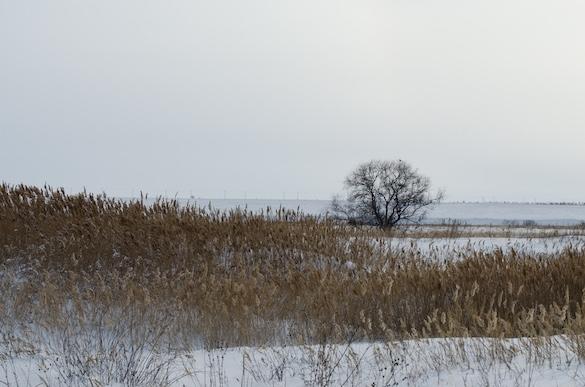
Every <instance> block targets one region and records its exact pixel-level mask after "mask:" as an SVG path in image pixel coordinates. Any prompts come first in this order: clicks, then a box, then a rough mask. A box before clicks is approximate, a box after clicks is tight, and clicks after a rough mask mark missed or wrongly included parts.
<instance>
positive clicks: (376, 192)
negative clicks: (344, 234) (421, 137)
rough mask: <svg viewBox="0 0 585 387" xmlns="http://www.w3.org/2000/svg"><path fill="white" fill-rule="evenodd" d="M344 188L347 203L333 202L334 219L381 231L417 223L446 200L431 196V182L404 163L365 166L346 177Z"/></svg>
mask: <svg viewBox="0 0 585 387" xmlns="http://www.w3.org/2000/svg"><path fill="white" fill-rule="evenodd" d="M345 188H346V190H347V197H346V199H345V201H342V200H341V199H340V198H339V196H336V197H334V198H333V201H332V204H331V212H332V213H333V215H334V216H335V217H337V218H340V219H345V220H347V221H349V222H350V223H352V224H365V225H375V226H378V227H381V228H392V227H394V226H396V225H398V224H407V223H418V222H420V221H421V220H422V218H423V217H424V216H425V215H426V211H427V210H428V209H429V207H431V206H432V205H434V204H437V203H438V202H439V201H440V200H441V199H442V197H443V194H442V192H437V193H436V194H432V193H431V181H430V179H429V178H428V177H426V176H423V175H421V174H420V173H419V172H418V170H416V169H414V168H413V167H412V166H411V165H410V164H408V163H407V162H405V161H402V160H395V161H378V160H374V161H369V162H367V163H363V164H361V165H360V166H358V167H357V168H356V169H355V170H354V171H353V172H352V173H351V174H350V175H349V176H347V178H346V179H345Z"/></svg>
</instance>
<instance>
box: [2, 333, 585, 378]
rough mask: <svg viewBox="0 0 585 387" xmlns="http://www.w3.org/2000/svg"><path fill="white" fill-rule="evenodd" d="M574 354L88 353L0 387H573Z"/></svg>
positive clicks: (507, 346) (437, 349)
mask: <svg viewBox="0 0 585 387" xmlns="http://www.w3.org/2000/svg"><path fill="white" fill-rule="evenodd" d="M579 344H580V345H582V343H580V342H579V343H577V342H575V341H574V340H573V339H571V338H569V337H566V336H553V337H548V338H545V339H509V340H500V339H483V338H467V339H458V338H453V339H426V340H410V341H402V342H395V343H354V344H351V345H350V344H346V345H323V346H303V347H298V346H297V347H270V348H229V349H228V348H225V349H216V350H209V351H205V350H198V351H192V352H189V353H183V354H181V355H178V356H175V357H172V358H170V357H167V356H164V355H160V354H155V353H151V352H148V351H141V352H138V353H134V354H133V356H123V355H121V354H120V353H116V354H114V353H107V354H104V353H95V354H94V356H93V358H91V359H86V360H87V362H86V363H84V365H83V366H81V364H77V363H75V362H74V361H72V358H68V357H70V355H71V354H67V353H59V351H56V352H53V353H48V352H43V351H39V352H37V353H34V354H32V353H31V354H28V355H20V356H4V357H0V385H9V386H12V385H14V386H70V385H91V386H121V385H143V386H150V385H157V384H162V385H168V386H177V387H178V386H194V387H195V386H234V387H235V386H266V387H268V386H289V387H294V386H421V387H422V386H510V387H513V386H542V387H544V386H547V387H548V386H583V385H585V365H584V364H582V358H581V356H582V355H583V353H580V352H579V347H578V345H579ZM68 349H73V350H75V348H73V347H72V348H67V347H64V348H62V350H63V351H65V350H68ZM1 353H2V352H0V354H1ZM88 364H89V366H88ZM155 371H156V372H155ZM125 372H126V374H125ZM121 378H122V379H121ZM124 378H125V379H124ZM114 380H124V382H114Z"/></svg>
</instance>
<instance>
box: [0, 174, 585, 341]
mask: <svg viewBox="0 0 585 387" xmlns="http://www.w3.org/2000/svg"><path fill="white" fill-rule="evenodd" d="M453 258H457V259H452V260H450V259H447V260H441V261H437V260H432V259H426V258H425V257H422V256H421V255H420V253H418V252H416V251H411V250H408V249H406V250H403V251H395V250H392V249H389V248H388V238H387V236H386V235H384V234H383V233H380V232H378V231H376V230H369V229H359V228H351V227H347V226H344V225H341V224H337V223H335V222H333V221H331V220H329V219H326V218H316V217H312V216H306V215H303V214H301V213H298V212H294V211H285V210H282V209H277V210H269V209H267V210H266V211H265V212H264V213H262V214H252V213H250V212H247V211H245V210H241V211H236V210H234V211H230V212H217V211H211V210H206V209H200V208H196V207H193V206H180V205H179V204H178V203H177V202H176V201H173V200H162V199H160V200H157V201H156V202H155V203H154V204H152V205H146V204H145V202H144V201H141V200H138V201H122V200H118V199H112V198H107V197H104V196H100V195H97V196H96V195H92V194H88V193H82V194H79V195H67V194H65V192H64V191H63V190H60V189H52V188H50V187H44V188H36V187H29V186H10V185H6V184H4V185H1V186H0V268H1V269H0V297H1V299H2V302H1V303H0V323H1V324H4V326H5V327H7V326H12V327H13V329H14V330H18V331H19V332H20V333H21V334H25V333H26V332H28V333H30V334H31V335H32V334H33V333H34V332H37V331H39V330H43V332H45V333H46V332H52V333H53V334H54V336H59V334H61V335H62V336H63V337H65V336H66V335H63V332H65V333H66V332H67V330H68V329H72V327H74V328H75V329H80V330H81V331H83V329H89V328H92V327H93V328H95V329H104V330H106V331H108V332H110V333H111V334H115V332H121V331H122V332H123V331H124V330H123V328H121V327H127V326H140V327H141V328H140V329H142V330H144V331H139V332H136V331H134V333H135V334H142V335H145V336H148V332H156V337H157V345H161V343H164V345H165V346H167V347H169V348H171V347H172V348H178V347H181V348H182V347H193V346H205V347H221V346H233V345H265V344H298V343H335V342H347V341H348V340H377V339H395V338H406V337H408V338H411V337H458V336H491V337H515V336H540V335H553V334H571V335H581V334H583V333H584V332H585V317H584V313H585V312H584V308H585V296H584V289H585V251H583V250H580V249H566V250H564V251H563V252H561V253H558V254H554V255H549V256H546V257H545V256H532V255H529V254H523V253H519V252H515V251H511V252H509V253H504V252H502V251H495V252H482V251H476V252H472V251H470V252H469V253H468V254H467V255H466V256H464V257H460V256H458V257H453ZM88 327H89V328H88ZM160 327H164V331H161V329H160ZM84 332H85V331H84ZM112 332H113V333H112ZM145 332H146V333H145Z"/></svg>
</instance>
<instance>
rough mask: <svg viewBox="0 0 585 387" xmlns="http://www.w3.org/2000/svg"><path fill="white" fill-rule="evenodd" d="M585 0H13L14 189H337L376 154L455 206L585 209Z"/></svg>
mask: <svg viewBox="0 0 585 387" xmlns="http://www.w3.org/2000/svg"><path fill="white" fill-rule="evenodd" d="M584 15H585V2H583V1H578V0H573V1H568V0H549V1H542V0H489V1H475V0H379V1H378V0H352V1H345V0H294V1H293V0H287V1H280V0H244V1H243V0H223V1H222V0H213V1H209V0H205V1H204V0H156V1H153V0H93V1H91V0H87V1H79V0H51V1H27V0H18V1H15V0H0V146H1V151H0V181H5V182H8V183H20V182H23V183H27V184H36V185H40V184H44V183H45V182H46V183H49V184H51V185H54V186H64V187H65V188H67V189H71V190H79V189H81V188H82V187H86V188H87V189H88V190H90V191H105V192H107V193H109V194H112V195H120V196H128V195H132V194H134V195H136V194H137V193H138V192H139V191H140V190H143V191H146V192H150V193H153V194H164V193H165V192H166V193H167V194H175V193H178V194H179V195H180V196H185V195H189V194H193V195H194V196H199V197H223V195H224V191H225V192H226V195H227V196H228V197H232V198H233V197H243V196H244V195H246V196H247V197H248V198H252V197H261V198H282V197H283V194H284V195H286V197H289V198H293V197H296V195H297V193H298V194H299V196H300V197H301V198H323V199H327V198H329V197H330V196H331V194H333V193H335V192H336V191H339V190H340V189H341V188H342V182H343V178H344V176H345V175H346V174H347V173H348V172H349V171H350V170H351V169H352V168H353V167H355V166H356V164H358V163H360V162H362V161H365V160H369V159H374V158H377V159H396V158H402V159H405V160H408V161H410V162H411V163H412V164H413V165H414V166H415V167H417V168H418V169H419V170H420V171H421V172H422V173H424V174H426V175H428V176H429V177H430V178H431V179H432V181H433V183H434V185H435V186H436V187H442V188H444V189H445V190H446V192H447V199H448V200H482V199H484V200H517V201H532V200H538V201H549V200H550V201H556V200H573V201H583V200H585V175H584V173H585V172H584V171H585V70H584V69H585V41H584V39H583V38H584V37H585V23H583V20H584V19H583V18H584Z"/></svg>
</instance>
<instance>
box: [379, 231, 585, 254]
mask: <svg viewBox="0 0 585 387" xmlns="http://www.w3.org/2000/svg"><path fill="white" fill-rule="evenodd" d="M569 247H572V248H576V249H583V248H585V236H565V237H551V238H484V237H471V238H396V239H392V240H390V248H392V249H394V250H395V251H400V250H402V251H410V252H412V251H416V252H419V253H420V254H421V255H423V256H427V257H430V258H438V259H448V258H456V257H457V256H458V254H463V255H468V254H467V253H469V252H480V251H481V252H491V251H494V250H501V251H502V252H503V253H507V252H511V251H512V250H514V251H515V252H516V253H518V254H527V255H532V256H535V255H539V254H549V255H550V254H557V253H560V252H562V251H563V250H564V249H566V248H569Z"/></svg>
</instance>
